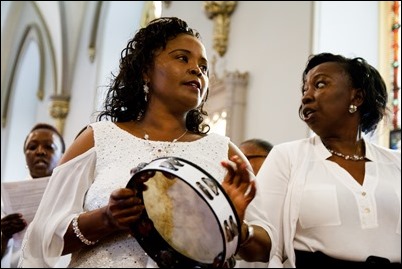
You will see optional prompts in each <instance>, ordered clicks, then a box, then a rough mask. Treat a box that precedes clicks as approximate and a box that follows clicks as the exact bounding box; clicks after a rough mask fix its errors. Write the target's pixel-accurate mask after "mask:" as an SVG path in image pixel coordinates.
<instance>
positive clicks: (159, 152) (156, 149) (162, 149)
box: [144, 129, 188, 158]
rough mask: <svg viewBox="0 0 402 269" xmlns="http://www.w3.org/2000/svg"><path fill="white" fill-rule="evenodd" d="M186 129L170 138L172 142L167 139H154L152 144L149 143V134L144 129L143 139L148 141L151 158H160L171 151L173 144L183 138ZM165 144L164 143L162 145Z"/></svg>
mask: <svg viewBox="0 0 402 269" xmlns="http://www.w3.org/2000/svg"><path fill="white" fill-rule="evenodd" d="M187 132H188V130H187V129H186V131H184V133H182V134H181V135H180V136H179V137H177V138H175V139H173V140H172V142H168V141H154V142H155V143H154V144H151V141H150V140H149V134H147V132H145V130H144V133H145V134H144V140H146V141H148V144H149V146H150V147H151V153H150V154H151V156H152V157H153V158H160V157H166V156H167V155H169V154H170V153H171V151H172V150H173V144H174V143H176V142H177V141H179V140H180V139H182V138H183V136H185V135H186V134H187ZM162 144H166V145H162Z"/></svg>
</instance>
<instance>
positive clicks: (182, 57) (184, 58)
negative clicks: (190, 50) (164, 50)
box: [177, 55, 188, 63]
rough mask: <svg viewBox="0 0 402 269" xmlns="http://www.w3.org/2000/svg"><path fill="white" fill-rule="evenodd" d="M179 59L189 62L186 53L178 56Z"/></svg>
mask: <svg viewBox="0 0 402 269" xmlns="http://www.w3.org/2000/svg"><path fill="white" fill-rule="evenodd" d="M177 59H179V60H182V61H184V62H186V63H187V62H188V58H187V56H184V55H182V56H178V57H177Z"/></svg>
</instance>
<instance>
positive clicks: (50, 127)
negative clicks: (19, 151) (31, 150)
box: [23, 123, 66, 153]
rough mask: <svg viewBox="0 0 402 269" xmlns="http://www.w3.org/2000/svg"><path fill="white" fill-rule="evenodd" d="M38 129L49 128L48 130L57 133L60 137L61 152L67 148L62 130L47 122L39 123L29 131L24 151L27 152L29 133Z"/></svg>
mask: <svg viewBox="0 0 402 269" xmlns="http://www.w3.org/2000/svg"><path fill="white" fill-rule="evenodd" d="M38 129H48V130H51V131H52V132H53V133H55V134H56V135H57V136H58V137H59V138H60V142H61V152H62V153H64V151H65V150H66V144H65V142H64V139H63V136H62V135H61V134H60V132H59V131H58V130H57V129H56V128H55V127H54V126H52V125H50V124H47V123H38V124H36V125H35V126H34V127H32V129H31V131H29V133H28V135H27V137H26V138H25V141H24V148H23V150H24V152H25V146H26V143H27V140H28V137H29V135H30V134H31V133H32V132H33V131H35V130H38Z"/></svg>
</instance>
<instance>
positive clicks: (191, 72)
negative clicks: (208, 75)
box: [189, 66, 201, 76]
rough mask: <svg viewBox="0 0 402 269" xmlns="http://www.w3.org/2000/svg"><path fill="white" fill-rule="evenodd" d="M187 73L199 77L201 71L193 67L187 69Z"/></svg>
mask: <svg viewBox="0 0 402 269" xmlns="http://www.w3.org/2000/svg"><path fill="white" fill-rule="evenodd" d="M189 73H190V74H192V75H197V76H199V75H201V69H200V68H199V67H198V66H194V67H192V68H190V69H189Z"/></svg>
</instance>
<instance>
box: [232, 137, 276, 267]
mask: <svg viewBox="0 0 402 269" xmlns="http://www.w3.org/2000/svg"><path fill="white" fill-rule="evenodd" d="M239 148H240V150H241V151H242V152H243V153H244V155H245V156H246V158H247V159H248V160H249V162H250V164H251V167H252V168H253V172H254V174H255V175H257V173H258V171H259V170H260V167H261V165H262V163H263V162H264V161H265V158H267V156H268V154H269V152H270V151H271V149H272V148H273V145H272V144H271V143H270V142H268V141H267V140H264V139H261V138H252V139H247V140H245V141H243V142H241V143H240V146H239ZM267 267H268V263H265V262H246V261H244V260H237V261H236V268H267Z"/></svg>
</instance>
